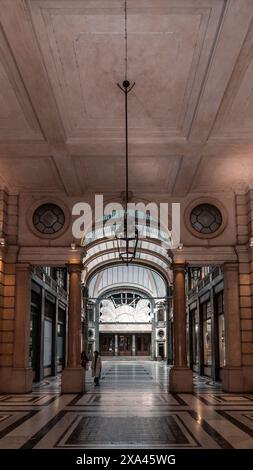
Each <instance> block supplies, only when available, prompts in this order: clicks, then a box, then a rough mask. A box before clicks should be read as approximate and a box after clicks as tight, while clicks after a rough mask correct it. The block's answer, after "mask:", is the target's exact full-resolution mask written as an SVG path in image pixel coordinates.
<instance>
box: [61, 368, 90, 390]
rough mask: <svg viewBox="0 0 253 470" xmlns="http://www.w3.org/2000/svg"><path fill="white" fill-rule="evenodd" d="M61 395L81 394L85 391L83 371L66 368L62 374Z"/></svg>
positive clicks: (81, 369)
mask: <svg viewBox="0 0 253 470" xmlns="http://www.w3.org/2000/svg"><path fill="white" fill-rule="evenodd" d="M61 388H62V393H82V392H84V391H85V371H84V370H83V368H81V367H77V368H71V367H67V368H66V369H64V370H63V372H62V386H61Z"/></svg>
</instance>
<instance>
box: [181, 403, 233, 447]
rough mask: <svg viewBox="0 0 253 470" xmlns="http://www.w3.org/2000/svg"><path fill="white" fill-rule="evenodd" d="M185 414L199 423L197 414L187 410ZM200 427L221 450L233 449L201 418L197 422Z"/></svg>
mask: <svg viewBox="0 0 253 470" xmlns="http://www.w3.org/2000/svg"><path fill="white" fill-rule="evenodd" d="M187 413H189V414H190V416H192V418H194V419H195V421H197V422H199V416H198V413H197V412H196V411H194V410H189V411H187ZM199 424H200V426H201V427H202V428H203V429H204V431H206V433H207V434H209V436H210V437H211V438H212V439H213V440H214V441H215V442H216V443H217V444H218V445H219V446H220V447H221V448H222V449H234V447H233V446H232V444H230V442H228V441H227V440H226V439H225V438H224V437H223V436H221V434H220V433H218V432H217V431H216V430H215V429H214V428H213V427H212V426H211V425H210V424H209V423H207V421H205V420H204V419H203V418H201V421H200V422H199Z"/></svg>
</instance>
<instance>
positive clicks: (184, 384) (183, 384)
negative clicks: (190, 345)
mask: <svg viewBox="0 0 253 470" xmlns="http://www.w3.org/2000/svg"><path fill="white" fill-rule="evenodd" d="M185 270H186V265H185V264H184V263H174V264H173V323H174V365H173V367H172V368H171V369H170V373H169V389H170V392H173V393H188V392H189V393H190V392H192V371H191V369H189V367H188V366H187V351H186V295H185Z"/></svg>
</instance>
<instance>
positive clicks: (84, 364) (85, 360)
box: [81, 351, 89, 370]
mask: <svg viewBox="0 0 253 470" xmlns="http://www.w3.org/2000/svg"><path fill="white" fill-rule="evenodd" d="M81 366H82V367H83V368H84V370H88V369H89V358H88V356H87V354H86V353H85V352H84V351H82V352H81Z"/></svg>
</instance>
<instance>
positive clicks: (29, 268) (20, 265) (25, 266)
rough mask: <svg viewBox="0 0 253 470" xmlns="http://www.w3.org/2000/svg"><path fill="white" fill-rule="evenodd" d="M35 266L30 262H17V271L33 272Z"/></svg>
mask: <svg viewBox="0 0 253 470" xmlns="http://www.w3.org/2000/svg"><path fill="white" fill-rule="evenodd" d="M32 270H33V266H32V265H31V264H30V263H16V271H22V272H23V271H28V272H32Z"/></svg>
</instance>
